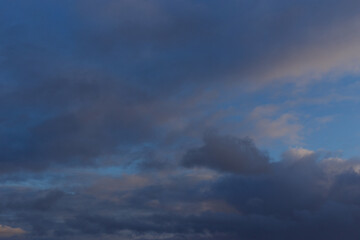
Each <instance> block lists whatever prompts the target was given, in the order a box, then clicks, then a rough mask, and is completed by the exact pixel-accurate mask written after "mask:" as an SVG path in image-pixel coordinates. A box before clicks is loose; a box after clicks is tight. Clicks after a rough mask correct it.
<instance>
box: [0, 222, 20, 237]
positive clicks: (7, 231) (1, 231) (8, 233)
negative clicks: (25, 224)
mask: <svg viewBox="0 0 360 240" xmlns="http://www.w3.org/2000/svg"><path fill="white" fill-rule="evenodd" d="M25 233H26V232H25V231H24V230H22V229H21V228H13V227H9V226H4V225H0V238H8V237H13V236H18V235H23V234H25Z"/></svg>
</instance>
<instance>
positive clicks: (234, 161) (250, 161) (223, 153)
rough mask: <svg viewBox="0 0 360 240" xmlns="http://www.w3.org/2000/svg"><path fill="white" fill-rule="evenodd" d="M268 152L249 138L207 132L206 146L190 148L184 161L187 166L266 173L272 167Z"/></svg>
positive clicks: (247, 172)
mask: <svg viewBox="0 0 360 240" xmlns="http://www.w3.org/2000/svg"><path fill="white" fill-rule="evenodd" d="M269 160H270V159H269V156H268V155H267V153H265V152H262V151H260V150H259V149H257V148H256V146H255V144H254V143H253V142H252V140H251V139H249V138H244V139H240V138H235V137H231V136H218V135H215V134H207V135H205V137H204V146H202V147H200V148H195V149H191V150H189V151H188V152H187V153H186V154H185V156H184V158H183V161H182V164H183V165H184V166H186V167H208V168H211V169H215V170H220V171H224V172H233V173H240V174H259V173H264V172H266V171H267V170H269V168H270V164H269Z"/></svg>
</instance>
